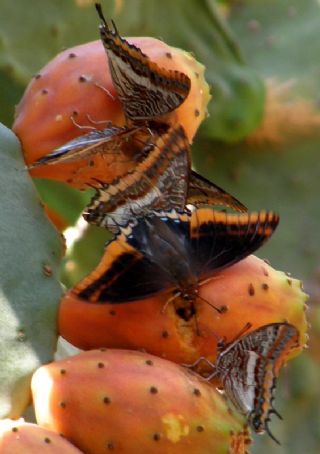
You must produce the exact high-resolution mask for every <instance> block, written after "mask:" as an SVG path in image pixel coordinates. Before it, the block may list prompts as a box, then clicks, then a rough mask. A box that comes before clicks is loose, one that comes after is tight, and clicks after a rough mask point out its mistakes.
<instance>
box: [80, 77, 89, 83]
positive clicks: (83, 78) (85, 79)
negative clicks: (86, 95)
mask: <svg viewBox="0 0 320 454" xmlns="http://www.w3.org/2000/svg"><path fill="white" fill-rule="evenodd" d="M78 80H79V82H87V80H88V79H87V78H86V76H79V79H78Z"/></svg>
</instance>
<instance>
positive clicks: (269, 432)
mask: <svg viewBox="0 0 320 454" xmlns="http://www.w3.org/2000/svg"><path fill="white" fill-rule="evenodd" d="M269 421H270V419H267V420H266V423H265V431H266V432H267V434H268V435H269V437H270V438H271V439H272V440H273V441H275V442H276V443H277V445H279V446H281V443H280V441H279V440H277V438H276V437H275V436H274V435H273V433H272V432H271V430H270V429H269V426H268V423H269Z"/></svg>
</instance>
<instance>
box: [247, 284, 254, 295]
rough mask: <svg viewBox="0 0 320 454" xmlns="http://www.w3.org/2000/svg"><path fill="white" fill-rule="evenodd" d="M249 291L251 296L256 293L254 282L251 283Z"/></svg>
mask: <svg viewBox="0 0 320 454" xmlns="http://www.w3.org/2000/svg"><path fill="white" fill-rule="evenodd" d="M248 293H249V295H250V296H253V295H254V293H255V291H254V286H253V285H252V284H249V287H248Z"/></svg>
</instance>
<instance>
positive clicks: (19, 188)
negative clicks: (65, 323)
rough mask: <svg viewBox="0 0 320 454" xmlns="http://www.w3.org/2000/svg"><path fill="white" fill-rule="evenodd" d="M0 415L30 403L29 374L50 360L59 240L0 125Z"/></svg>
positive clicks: (12, 141) (58, 292)
mask: <svg viewBox="0 0 320 454" xmlns="http://www.w3.org/2000/svg"><path fill="white" fill-rule="evenodd" d="M0 154H1V168H0V193H1V198H0V212H1V225H0V244H1V260H0V345H1V349H0V418H5V417H11V418H17V417H19V416H20V415H21V413H22V412H23V410H24V408H25V407H26V405H27V404H28V401H29V396H30V390H29V385H30V378H31V375H32V373H33V372H34V370H35V369H37V368H38V367H39V366H40V365H41V364H44V363H48V362H50V361H51V359H52V356H53V353H54V350H55V346H56V337H57V333H56V315H57V308H58V303H59V299H60V296H61V286H60V284H59V283H58V281H57V279H56V276H57V272H58V264H59V261H60V256H61V241H60V239H59V236H58V235H57V233H56V232H55V230H54V228H53V227H52V225H51V224H50V222H49V221H48V219H47V218H46V217H45V215H44V212H43V209H42V207H41V203H40V201H39V199H38V197H37V194H36V191H35V189H34V187H33V184H32V182H31V179H30V178H29V176H28V173H27V172H26V171H25V169H24V163H23V160H22V155H21V153H20V147H19V143H18V140H17V139H16V137H15V136H14V135H13V133H12V132H11V131H10V130H9V129H7V128H6V127H4V126H3V125H0Z"/></svg>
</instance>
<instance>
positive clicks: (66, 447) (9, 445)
mask: <svg viewBox="0 0 320 454" xmlns="http://www.w3.org/2000/svg"><path fill="white" fill-rule="evenodd" d="M0 452H1V454H35V453H47V454H61V453H63V454H81V452H82V451H80V450H79V449H78V448H76V447H75V446H73V445H72V444H71V443H70V442H69V441H68V440H66V439H65V438H63V437H62V436H61V435H59V434H58V433H55V432H52V431H51V430H48V429H44V428H43V427H40V426H37V425H36V424H30V423H27V422H25V421H24V420H23V419H22V418H21V419H18V420H15V421H13V420H12V419H3V420H2V421H0Z"/></svg>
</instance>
